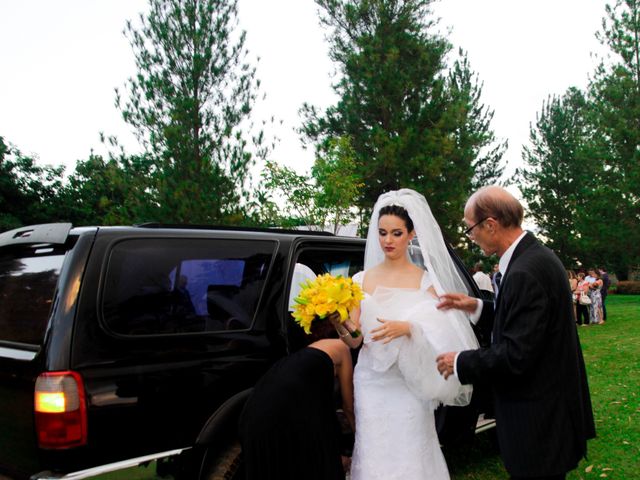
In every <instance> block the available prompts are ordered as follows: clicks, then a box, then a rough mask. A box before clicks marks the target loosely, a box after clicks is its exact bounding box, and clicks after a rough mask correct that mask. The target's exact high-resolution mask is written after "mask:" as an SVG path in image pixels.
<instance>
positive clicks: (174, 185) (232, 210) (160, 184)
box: [116, 0, 265, 223]
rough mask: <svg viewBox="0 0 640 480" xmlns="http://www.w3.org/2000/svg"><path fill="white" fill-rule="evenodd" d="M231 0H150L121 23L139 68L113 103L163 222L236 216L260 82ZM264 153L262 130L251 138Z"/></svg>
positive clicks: (231, 219) (212, 220)
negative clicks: (140, 152)
mask: <svg viewBox="0 0 640 480" xmlns="http://www.w3.org/2000/svg"><path fill="white" fill-rule="evenodd" d="M236 26H237V0H149V13H148V14H147V16H146V17H144V16H142V15H141V16H140V27H139V29H136V27H134V25H133V24H132V23H131V22H128V23H127V27H126V30H125V33H126V35H127V37H128V38H129V40H130V43H131V46H132V48H133V52H134V55H135V59H136V65H137V69H138V73H137V75H136V76H135V77H133V78H130V79H129V81H128V87H129V95H128V96H127V99H126V100H123V98H122V96H121V95H120V93H119V92H118V91H117V90H116V105H117V106H118V107H119V108H120V109H121V111H122V116H123V118H124V120H125V121H126V122H127V123H129V124H130V125H132V126H133V127H134V128H135V131H136V134H137V137H138V139H139V140H140V141H141V143H142V145H143V146H144V147H145V149H146V155H147V156H148V158H150V159H152V161H153V168H152V169H151V170H150V175H151V183H152V188H151V190H150V193H151V195H152V199H153V202H152V204H151V205H152V206H154V207H155V216H156V217H157V218H158V219H161V220H162V221H165V222H190V223H220V222H231V223H237V222H238V221H240V220H241V218H242V215H241V208H240V205H241V198H242V196H243V187H244V186H245V184H246V182H247V179H248V174H249V167H250V166H251V164H252V163H253V161H254V159H255V156H254V155H253V154H252V153H251V152H250V151H249V142H248V140H247V139H246V136H247V134H246V133H245V131H244V130H243V128H247V125H246V124H247V121H248V116H249V114H250V112H251V109H252V106H253V104H254V101H255V100H256V95H257V93H256V91H257V88H258V86H259V84H258V81H257V80H256V78H255V68H253V67H251V66H250V65H249V64H248V63H246V61H245V58H246V56H247V51H246V49H245V48H244V42H245V32H240V33H237V32H236ZM252 141H253V143H254V144H255V145H256V148H257V149H258V150H257V154H264V153H265V151H264V149H263V147H262V141H263V137H262V133H261V132H259V133H258V134H257V135H256V136H254V137H253V138H252Z"/></svg>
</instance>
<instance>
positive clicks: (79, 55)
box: [0, 0, 606, 175]
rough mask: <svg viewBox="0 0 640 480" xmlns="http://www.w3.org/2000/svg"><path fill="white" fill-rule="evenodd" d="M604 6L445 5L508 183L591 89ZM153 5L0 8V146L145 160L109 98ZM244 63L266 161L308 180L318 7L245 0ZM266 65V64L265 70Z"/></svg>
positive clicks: (545, 2)
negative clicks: (534, 144)
mask: <svg viewBox="0 0 640 480" xmlns="http://www.w3.org/2000/svg"><path fill="white" fill-rule="evenodd" d="M605 4H606V1H605V0H439V1H437V2H436V3H435V4H434V7H433V10H434V13H435V15H436V16H439V17H440V18H441V20H440V28H441V29H446V30H447V31H448V32H449V33H448V38H449V40H450V41H451V43H452V44H453V45H454V47H455V48H456V49H457V48H462V49H464V50H466V52H467V53H468V57H469V60H470V65H471V68H472V69H473V70H474V71H475V72H476V73H477V74H478V78H479V80H480V81H481V82H482V83H483V96H482V101H483V103H484V104H486V105H488V106H489V107H491V108H492V109H493V110H494V111H495V115H494V120H493V123H492V127H493V130H494V132H495V134H496V136H497V138H498V139H500V140H504V139H506V140H508V141H509V149H508V151H507V153H506V155H505V157H504V160H505V162H506V163H507V171H506V175H509V174H510V173H512V172H513V170H514V169H515V168H516V167H518V166H519V165H521V151H522V145H523V144H525V143H526V142H527V141H528V136H529V125H530V123H531V122H535V118H536V113H537V112H538V111H540V109H541V107H542V102H543V101H544V100H545V99H546V98H547V97H548V96H549V95H554V94H556V95H561V94H563V93H564V92H565V91H566V89H567V88H568V87H570V86H577V87H579V88H584V87H586V86H587V83H588V79H589V75H590V74H591V73H592V72H593V71H594V70H595V67H596V65H597V59H596V58H594V57H593V55H592V54H593V53H598V52H599V53H600V54H602V53H603V52H604V50H603V48H602V47H601V46H600V45H599V43H598V42H597V40H596V38H595V32H596V31H598V30H599V29H600V25H601V19H602V17H603V16H604V6H605ZM146 5H147V2H146V0H55V1H54V0H3V1H1V2H0V136H3V137H4V138H5V141H9V142H10V143H12V144H13V145H15V146H17V147H18V148H19V149H20V150H21V151H22V152H23V153H25V154H31V155H35V156H36V157H37V158H38V162H39V163H41V164H50V165H60V164H64V165H66V166H67V172H69V171H71V170H73V168H74V165H75V162H76V161H77V160H79V159H86V158H87V157H88V156H89V154H90V152H91V151H92V149H93V151H95V152H96V153H104V152H105V151H106V150H105V148H104V147H103V146H101V144H100V141H99V133H100V132H104V133H105V134H107V135H116V136H117V137H118V138H119V140H120V142H121V143H122V144H123V145H124V146H125V148H126V150H127V152H129V153H134V152H136V151H138V150H139V147H138V146H137V142H136V141H135V137H134V136H133V134H132V131H131V129H130V127H129V126H128V125H127V124H126V123H124V121H123V120H122V118H121V115H120V112H119V111H118V110H117V109H116V108H115V106H114V101H115V93H114V88H116V87H118V88H120V90H123V91H126V88H125V84H126V80H127V78H129V77H130V76H132V75H134V74H135V64H134V59H133V54H132V50H131V47H130V46H129V43H128V41H127V39H126V38H125V37H124V35H123V33H122V32H123V29H124V26H125V22H126V21H127V20H128V19H135V18H137V16H138V14H139V13H140V12H143V11H145V10H146ZM239 21H240V27H241V28H243V29H244V30H246V31H247V43H246V46H247V48H248V49H249V57H248V59H249V60H250V61H251V63H253V64H254V65H255V66H256V67H257V77H258V78H259V79H260V80H261V82H262V84H261V90H260V91H261V93H264V94H266V98H265V99H264V100H262V101H260V102H259V103H258V104H257V105H256V107H255V109H254V115H255V120H257V121H258V120H261V119H268V118H269V117H271V116H272V115H273V116H274V117H275V118H276V119H277V120H281V121H282V124H281V125H280V124H279V123H276V124H275V125H273V126H271V127H269V128H268V129H267V131H266V133H268V134H270V135H272V136H275V137H277V138H279V139H280V141H279V143H278V145H277V146H276V148H275V150H274V151H273V153H272V155H271V158H272V159H274V160H276V161H278V162H280V163H282V164H285V165H287V166H290V167H292V168H294V169H296V170H297V171H298V172H299V173H306V172H308V170H309V169H310V167H311V164H312V162H313V152H311V151H310V150H304V149H303V148H302V145H301V143H300V141H299V138H298V135H297V133H295V129H296V128H297V127H299V126H300V124H301V119H300V117H299V114H298V111H299V109H300V107H301V106H302V104H303V103H304V102H308V103H310V104H313V105H316V106H318V107H321V108H326V107H328V106H329V105H332V104H333V103H335V101H336V96H335V94H334V93H333V91H332V89H331V84H332V82H333V81H334V80H335V66H334V65H333V64H332V63H331V61H330V60H329V58H328V44H327V43H326V40H325V36H326V35H327V34H328V33H329V32H327V31H324V30H323V29H322V28H321V27H320V25H319V22H318V14H317V7H316V5H315V3H314V2H313V0H239ZM258 58H259V60H258Z"/></svg>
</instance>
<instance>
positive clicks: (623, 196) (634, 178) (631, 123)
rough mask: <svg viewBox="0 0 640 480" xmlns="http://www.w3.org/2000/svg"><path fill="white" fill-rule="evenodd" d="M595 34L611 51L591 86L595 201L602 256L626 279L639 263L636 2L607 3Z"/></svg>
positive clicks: (639, 37) (639, 5)
mask: <svg viewBox="0 0 640 480" xmlns="http://www.w3.org/2000/svg"><path fill="white" fill-rule="evenodd" d="M605 11H606V17H605V18H604V19H603V22H602V31H601V32H599V34H598V38H599V39H600V41H601V42H602V43H603V44H604V45H605V46H607V47H609V49H610V51H611V54H612V56H611V58H609V59H608V60H607V61H603V62H601V64H600V65H599V67H598V69H597V70H596V73H595V75H594V78H593V80H592V82H591V84H590V94H591V98H592V103H593V108H594V124H595V126H596V128H597V130H598V133H599V136H600V138H601V142H602V144H603V150H604V151H605V152H606V153H605V155H603V157H602V159H601V160H602V162H603V165H604V171H605V174H604V176H603V180H602V181H603V182H607V183H603V186H606V188H603V190H604V192H603V197H602V198H601V199H600V201H599V203H598V205H597V206H598V211H597V215H598V220H599V221H598V225H599V227H600V229H599V234H600V236H601V237H602V238H601V242H600V243H599V244H598V245H596V246H594V249H595V250H596V253H597V254H598V256H599V257H600V258H602V259H603V260H606V261H607V262H608V263H613V262H614V261H615V265H614V268H615V270H616V273H618V274H619V276H621V277H622V278H626V275H627V272H628V268H629V267H630V266H634V265H638V264H640V249H639V248H638V245H639V244H640V230H638V228H637V225H638V224H640V2H638V1H637V0H624V1H623V0H618V1H617V2H616V3H615V4H614V6H613V7H612V6H610V5H607V7H606V9H605Z"/></svg>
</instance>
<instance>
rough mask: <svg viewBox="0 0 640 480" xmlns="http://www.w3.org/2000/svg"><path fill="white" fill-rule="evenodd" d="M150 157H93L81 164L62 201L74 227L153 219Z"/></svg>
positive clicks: (70, 179) (67, 184)
mask: <svg viewBox="0 0 640 480" xmlns="http://www.w3.org/2000/svg"><path fill="white" fill-rule="evenodd" d="M151 169H152V162H151V161H150V160H149V158H148V157H146V156H144V155H142V156H131V157H127V156H125V155H121V156H120V157H114V158H109V159H108V160H105V159H104V158H103V157H102V156H100V155H94V154H91V155H90V156H89V158H88V159H87V160H84V161H78V162H77V164H76V168H75V171H74V172H73V173H72V174H71V175H70V176H69V178H68V181H67V183H66V185H65V187H64V188H63V190H62V192H61V194H60V198H61V203H62V204H63V205H64V206H65V212H66V215H67V219H68V220H69V221H71V222H72V223H73V224H74V225H129V224H132V223H142V222H145V221H149V220H152V219H153V214H154V213H155V211H153V209H152V207H150V205H151V204H152V198H151V194H150V182H149V176H150V172H151Z"/></svg>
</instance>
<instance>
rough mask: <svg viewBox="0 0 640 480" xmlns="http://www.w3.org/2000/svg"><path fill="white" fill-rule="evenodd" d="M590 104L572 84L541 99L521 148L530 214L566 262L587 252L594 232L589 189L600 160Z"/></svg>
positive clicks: (519, 177)
mask: <svg viewBox="0 0 640 480" xmlns="http://www.w3.org/2000/svg"><path fill="white" fill-rule="evenodd" d="M589 109H590V106H589V104H588V101H587V99H586V98H585V95H584V94H583V92H582V91H580V90H578V89H576V88H570V89H569V90H567V92H566V93H565V94H564V95H563V96H562V97H551V98H549V99H548V100H547V101H546V102H544V103H543V105H542V110H541V112H540V113H538V116H537V119H536V123H535V125H532V126H531V128H530V134H529V135H530V143H531V146H528V147H524V149H523V159H524V162H525V167H522V168H519V169H518V170H517V171H516V181H517V183H518V185H519V187H520V191H521V192H522V196H523V198H524V200H525V201H526V202H527V206H528V214H529V215H530V216H531V217H532V218H533V220H534V222H535V224H536V225H537V226H538V228H539V229H540V233H541V234H542V236H543V237H544V238H545V239H547V244H548V246H549V247H550V248H552V249H553V250H554V251H555V252H556V253H557V254H558V256H559V257H560V259H561V260H562V261H563V262H564V263H565V265H567V266H572V265H576V264H577V263H578V262H580V261H584V260H586V258H587V257H588V256H590V253H589V249H588V242H589V241H590V239H592V238H593V235H592V234H593V232H594V229H593V226H592V225H591V221H592V220H593V219H592V218H591V215H590V213H589V212H590V209H591V206H592V205H591V202H590V200H591V199H592V198H593V196H592V195H590V192H596V191H597V190H598V188H599V185H598V184H599V182H598V179H599V178H601V175H600V173H601V171H602V165H601V164H600V163H599V162H598V161H597V160H596V158H597V154H596V152H597V149H596V146H595V145H594V131H593V127H592V126H591V123H590V116H589Z"/></svg>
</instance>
